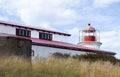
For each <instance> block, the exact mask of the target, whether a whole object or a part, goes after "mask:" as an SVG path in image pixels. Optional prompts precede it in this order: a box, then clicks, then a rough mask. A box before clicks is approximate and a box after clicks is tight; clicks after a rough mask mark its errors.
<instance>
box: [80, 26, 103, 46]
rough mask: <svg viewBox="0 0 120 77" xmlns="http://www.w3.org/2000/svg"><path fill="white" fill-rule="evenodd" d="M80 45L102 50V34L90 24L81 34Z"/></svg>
mask: <svg viewBox="0 0 120 77" xmlns="http://www.w3.org/2000/svg"><path fill="white" fill-rule="evenodd" d="M79 36H80V37H79V43H78V45H83V46H86V47H91V48H100V46H101V45H102V43H101V42H100V32H99V31H98V30H96V29H95V28H94V27H92V26H91V25H90V24H88V26H87V27H86V28H85V29H83V30H81V31H80V32H79Z"/></svg>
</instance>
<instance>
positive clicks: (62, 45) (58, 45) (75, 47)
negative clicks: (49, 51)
mask: <svg viewBox="0 0 120 77" xmlns="http://www.w3.org/2000/svg"><path fill="white" fill-rule="evenodd" d="M0 37H19V38H25V39H30V40H32V43H33V45H42V46H49V47H56V48H63V49H70V50H81V51H85V52H94V53H105V54H110V55H115V54H116V53H114V52H109V51H104V50H99V49H95V48H90V47H85V46H82V45H74V44H70V43H65V42H58V41H49V40H42V39H37V38H27V37H22V36H16V35H10V34H3V33H0Z"/></svg>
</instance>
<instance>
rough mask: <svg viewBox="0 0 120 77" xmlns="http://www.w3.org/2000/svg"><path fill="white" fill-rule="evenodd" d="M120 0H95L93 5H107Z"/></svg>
mask: <svg viewBox="0 0 120 77" xmlns="http://www.w3.org/2000/svg"><path fill="white" fill-rule="evenodd" d="M115 2H120V0H94V1H93V6H94V7H107V6H109V5H110V4H112V3H115Z"/></svg>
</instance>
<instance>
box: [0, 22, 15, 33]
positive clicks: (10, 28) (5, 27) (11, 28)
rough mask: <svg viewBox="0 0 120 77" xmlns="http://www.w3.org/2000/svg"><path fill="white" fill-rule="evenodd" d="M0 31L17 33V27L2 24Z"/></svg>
mask: <svg viewBox="0 0 120 77" xmlns="http://www.w3.org/2000/svg"><path fill="white" fill-rule="evenodd" d="M0 33H6V34H13V35H15V34H16V28H15V27H12V26H5V25H2V24H0Z"/></svg>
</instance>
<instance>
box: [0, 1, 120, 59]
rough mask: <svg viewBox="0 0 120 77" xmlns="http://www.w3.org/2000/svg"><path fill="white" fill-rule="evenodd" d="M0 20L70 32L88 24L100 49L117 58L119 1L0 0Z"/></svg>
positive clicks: (75, 39)
mask: <svg viewBox="0 0 120 77" xmlns="http://www.w3.org/2000/svg"><path fill="white" fill-rule="evenodd" d="M0 20H5V21H9V22H15V23H20V24H26V25H31V26H37V27H42V28H47V29H52V30H57V31H60V32H65V33H70V34H72V36H71V38H70V42H71V43H74V44H76V43H78V36H79V34H78V31H79V30H82V29H83V28H84V27H86V26H87V24H88V23H91V25H92V26H93V27H95V28H96V29H98V30H100V32H101V42H102V43H103V44H102V46H101V49H103V50H109V51H113V52H116V53H117V55H116V57H117V58H120V0H0Z"/></svg>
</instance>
